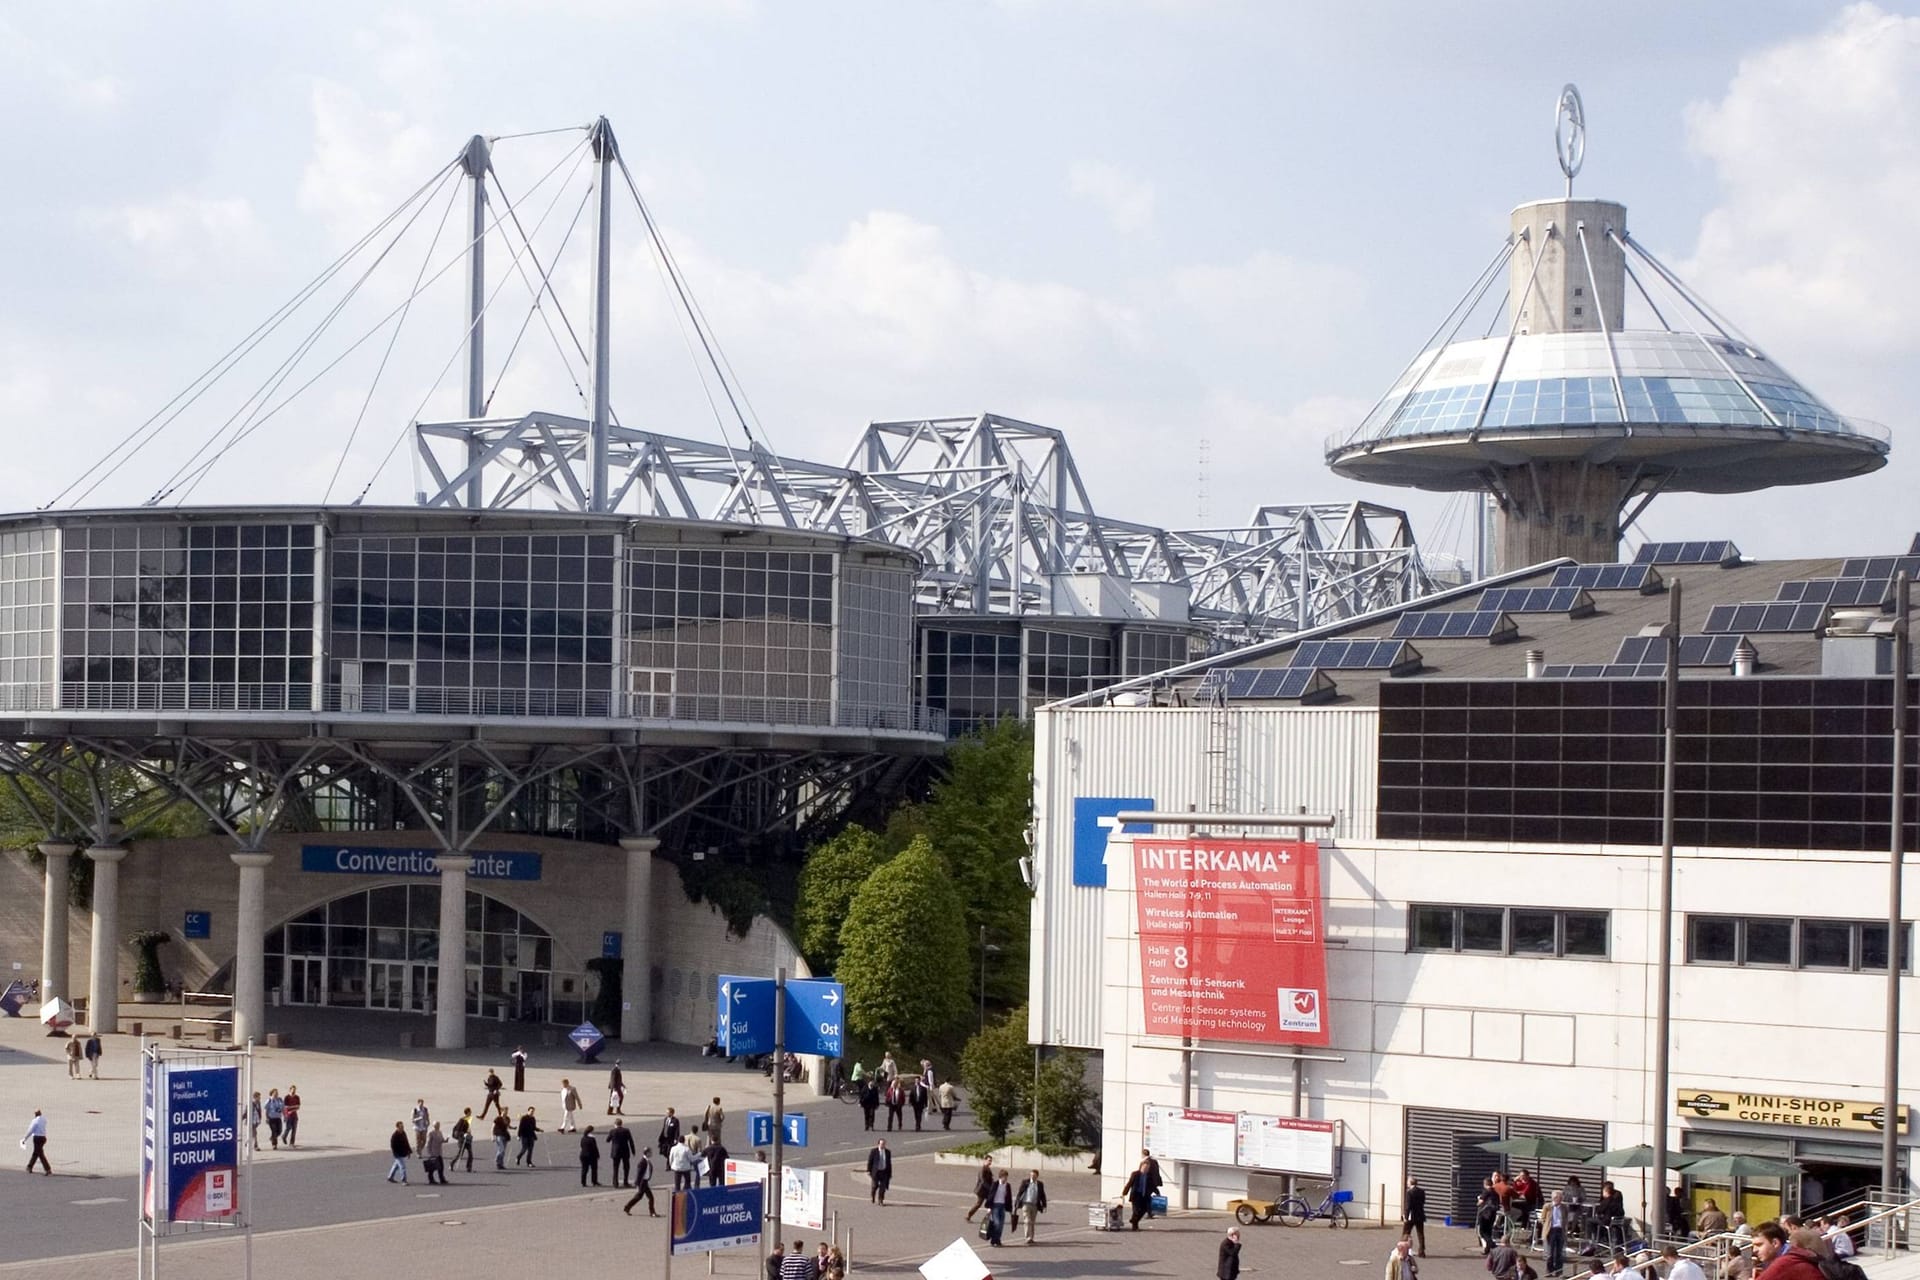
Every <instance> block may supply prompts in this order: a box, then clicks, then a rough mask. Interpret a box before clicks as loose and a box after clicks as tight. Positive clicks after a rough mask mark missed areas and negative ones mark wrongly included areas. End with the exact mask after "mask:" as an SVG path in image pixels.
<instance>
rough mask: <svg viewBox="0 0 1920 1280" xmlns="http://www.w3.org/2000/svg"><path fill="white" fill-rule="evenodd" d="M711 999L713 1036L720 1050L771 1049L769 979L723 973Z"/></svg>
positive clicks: (771, 1001)
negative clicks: (715, 992)
mask: <svg viewBox="0 0 1920 1280" xmlns="http://www.w3.org/2000/svg"><path fill="white" fill-rule="evenodd" d="M715 981H717V982H718V983H719V984H720V990H719V995H718V997H717V999H716V1000H715V1002H714V1035H715V1036H716V1037H717V1038H718V1039H719V1041H720V1050H721V1052H723V1053H725V1054H727V1055H729V1056H731V1055H733V1054H738V1053H772V1052H773V979H772V978H745V977H741V976H740V975H738V974H732V973H723V974H719V975H717V977H716V978H715Z"/></svg>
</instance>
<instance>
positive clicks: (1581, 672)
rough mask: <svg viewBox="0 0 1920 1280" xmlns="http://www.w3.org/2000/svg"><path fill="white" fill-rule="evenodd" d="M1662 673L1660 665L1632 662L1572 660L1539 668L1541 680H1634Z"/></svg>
mask: <svg viewBox="0 0 1920 1280" xmlns="http://www.w3.org/2000/svg"><path fill="white" fill-rule="evenodd" d="M1662 674H1664V671H1663V669H1662V668H1660V667H1637V666H1634V665H1633V664H1632V663H1614V662H1574V663H1561V664H1556V663H1548V664H1547V665H1546V666H1544V667H1541V668H1540V678H1541V679H1543V680H1606V679H1612V680H1634V679H1644V678H1646V677H1648V676H1658V675H1662Z"/></svg>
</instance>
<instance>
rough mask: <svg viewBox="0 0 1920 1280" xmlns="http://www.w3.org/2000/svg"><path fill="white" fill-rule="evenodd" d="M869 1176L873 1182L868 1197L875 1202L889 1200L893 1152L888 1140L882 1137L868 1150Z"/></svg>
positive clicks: (883, 1202) (881, 1202) (880, 1202)
mask: <svg viewBox="0 0 1920 1280" xmlns="http://www.w3.org/2000/svg"><path fill="white" fill-rule="evenodd" d="M867 1177H868V1179H869V1180H870V1181H871V1182H872V1184H873V1185H872V1187H871V1189H870V1190H869V1191H868V1192H867V1199H868V1200H869V1201H871V1202H872V1203H874V1204H882V1205H883V1204H885V1203H886V1202H887V1186H888V1184H890V1183H891V1182H892V1181H893V1152H891V1151H889V1150H887V1140H886V1139H885V1138H882V1139H880V1140H879V1141H878V1142H876V1143H874V1144H873V1150H871V1151H869V1152H867Z"/></svg>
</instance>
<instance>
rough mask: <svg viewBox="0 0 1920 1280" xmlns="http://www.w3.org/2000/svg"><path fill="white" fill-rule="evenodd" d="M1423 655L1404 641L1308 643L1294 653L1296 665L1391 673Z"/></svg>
mask: <svg viewBox="0 0 1920 1280" xmlns="http://www.w3.org/2000/svg"><path fill="white" fill-rule="evenodd" d="M1419 657H1420V655H1419V654H1417V653H1414V652H1413V651H1412V650H1410V649H1409V648H1408V647H1407V644H1406V641H1404V640H1392V639H1388V640H1308V641H1305V642H1303V643H1302V644H1301V645H1300V646H1299V647H1298V648H1296V649H1295V650H1294V651H1293V661H1292V664H1291V665H1293V666H1296V667H1319V668H1320V669H1321V670H1323V671H1390V670H1392V669H1393V668H1395V667H1397V666H1400V665H1402V664H1403V663H1406V662H1412V661H1418V660H1419Z"/></svg>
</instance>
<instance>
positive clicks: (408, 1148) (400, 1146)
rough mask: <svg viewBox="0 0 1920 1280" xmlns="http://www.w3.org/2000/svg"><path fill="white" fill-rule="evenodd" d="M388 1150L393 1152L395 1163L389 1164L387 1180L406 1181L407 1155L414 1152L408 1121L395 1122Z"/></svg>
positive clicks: (388, 1140) (388, 1142)
mask: <svg viewBox="0 0 1920 1280" xmlns="http://www.w3.org/2000/svg"><path fill="white" fill-rule="evenodd" d="M387 1150H388V1151H391V1152H392V1153H393V1163H392V1164H390V1165H388V1166H387V1181H388V1182H399V1183H405V1182H406V1180H407V1157H408V1156H410V1155H412V1154H413V1143H411V1142H409V1141H408V1140H407V1122H406V1121H404V1120H395V1121H394V1122H393V1133H392V1135H391V1136H390V1137H388V1139H387Z"/></svg>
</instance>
